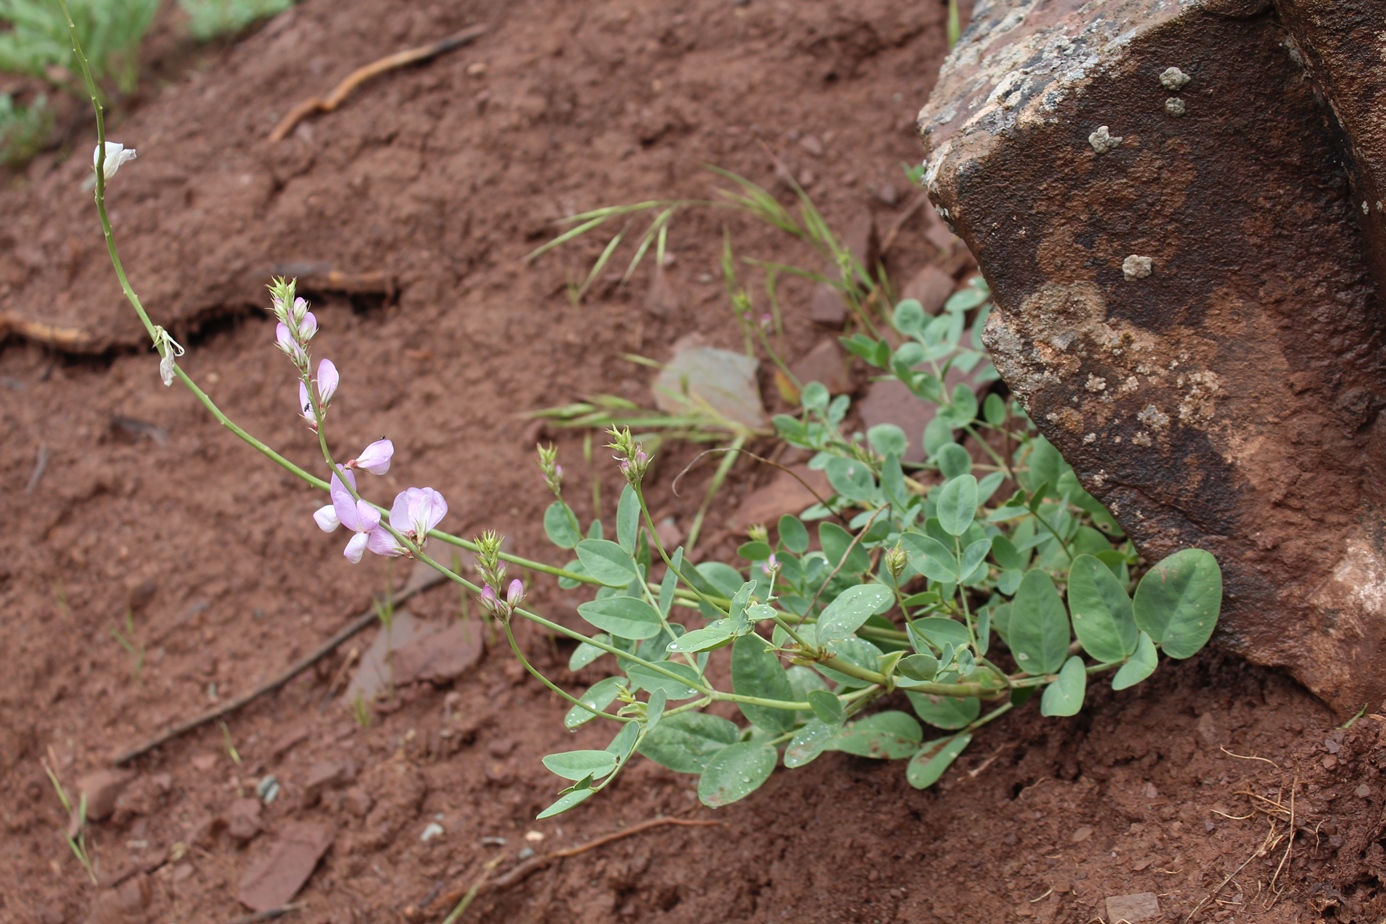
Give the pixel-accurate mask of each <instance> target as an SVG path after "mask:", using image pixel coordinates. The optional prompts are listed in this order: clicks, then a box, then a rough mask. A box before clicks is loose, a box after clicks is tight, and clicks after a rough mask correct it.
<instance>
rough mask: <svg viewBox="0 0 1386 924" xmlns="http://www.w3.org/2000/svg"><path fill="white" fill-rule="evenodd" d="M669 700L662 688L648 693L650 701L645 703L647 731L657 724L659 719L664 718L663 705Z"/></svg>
mask: <svg viewBox="0 0 1386 924" xmlns="http://www.w3.org/2000/svg"><path fill="white" fill-rule="evenodd" d="M668 701H669V697H667V696H665V695H664V691H663V690H655V691H654V692H653V693H651V694H650V701H649V702H648V703H646V704H645V729H646V732H647V733H648V732H649V730H650V729H653V728H654V727H655V726H657V725H658V724H659V720H660V719H662V718H664V706H665V704H666V703H667V702H668Z"/></svg>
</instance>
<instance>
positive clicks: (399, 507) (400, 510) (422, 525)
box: [390, 488, 448, 547]
mask: <svg viewBox="0 0 1386 924" xmlns="http://www.w3.org/2000/svg"><path fill="white" fill-rule="evenodd" d="M447 512H448V502H447V501H445V500H444V499H443V495H441V494H439V493H438V492H437V491H435V490H433V489H432V488H407V489H406V490H403V491H401V492H400V493H399V494H398V496H396V497H395V503H394V505H393V506H392V507H390V525H391V526H393V527H394V528H395V529H396V530H398V531H399V532H400V533H402V534H403V535H405V536H409V537H411V538H413V539H414V541H415V542H417V543H418V544H419V546H420V547H422V546H423V544H424V542H425V541H427V539H428V531H429V530H431V529H432V528H433V527H435V526H437V525H438V524H439V523H440V522H441V521H442V519H443V517H445V516H447Z"/></svg>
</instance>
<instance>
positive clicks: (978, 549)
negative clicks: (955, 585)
mask: <svg viewBox="0 0 1386 924" xmlns="http://www.w3.org/2000/svg"><path fill="white" fill-rule="evenodd" d="M990 551H991V537H990V536H988V537H987V538H985V539H978V540H977V541H976V542H973V543H970V544H969V545H968V547H967V548H965V549H963V557H962V567H960V568H959V569H958V575H959V576H960V577H961V578H962V580H964V581H966V580H968V578H970V577H972V572H974V571H976V570H977V569H978V568H979V567H980V566H981V564H982V562H984V561H986V558H987V553H988V552H990ZM983 576H985V575H983Z"/></svg>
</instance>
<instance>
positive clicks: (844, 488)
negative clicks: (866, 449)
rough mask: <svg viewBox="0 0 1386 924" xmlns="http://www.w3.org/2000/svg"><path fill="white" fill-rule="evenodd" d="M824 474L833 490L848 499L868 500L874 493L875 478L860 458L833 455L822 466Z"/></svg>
mask: <svg viewBox="0 0 1386 924" xmlns="http://www.w3.org/2000/svg"><path fill="white" fill-rule="evenodd" d="M824 474H826V475H827V476H828V484H830V485H832V488H833V490H834V491H836V492H837V493H838V494H840V495H842V496H843V497H845V498H847V499H848V500H850V501H858V502H866V501H870V500H871V498H872V496H873V495H874V494H875V493H876V478H875V476H874V475H872V474H871V468H870V467H869V466H868V465H867V464H866V463H865V462H862V461H860V460H857V459H844V458H842V457H840V456H834V457H833V458H831V459H829V460H828V464H827V465H826V466H825V467H824Z"/></svg>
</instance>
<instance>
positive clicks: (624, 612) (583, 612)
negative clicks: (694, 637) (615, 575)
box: [577, 540, 663, 640]
mask: <svg viewBox="0 0 1386 924" xmlns="http://www.w3.org/2000/svg"><path fill="white" fill-rule="evenodd" d="M584 541H588V542H590V541H591V540H584ZM612 545H615V543H614V542H613V543H612ZM577 609H578V615H579V616H581V617H582V618H583V619H585V620H587V621H588V622H590V623H591V624H592V625H594V626H596V627H597V628H598V629H601V630H602V631H603V632H610V633H611V634H612V635H615V636H617V637H619V638H628V639H635V640H639V639H645V638H654V637H655V636H656V635H658V634H659V633H660V632H662V631H663V626H661V625H660V623H659V611H658V610H656V609H655V608H654V607H652V606H650V605H649V604H648V603H646V602H645V601H644V600H641V599H639V598H637V597H606V598H604V599H602V600H590V601H588V602H587V603H581V604H578V608H577Z"/></svg>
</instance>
